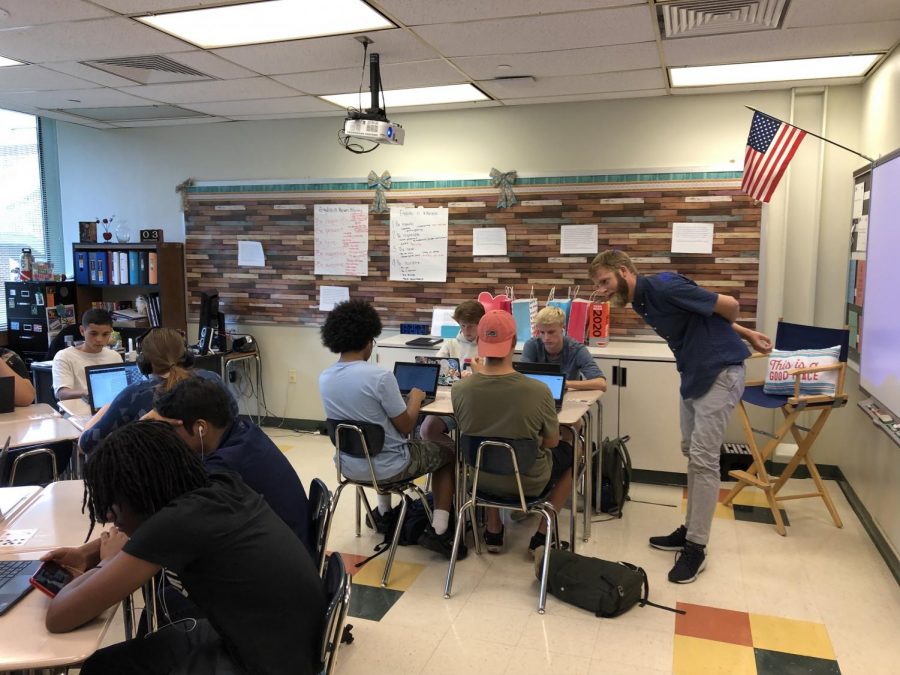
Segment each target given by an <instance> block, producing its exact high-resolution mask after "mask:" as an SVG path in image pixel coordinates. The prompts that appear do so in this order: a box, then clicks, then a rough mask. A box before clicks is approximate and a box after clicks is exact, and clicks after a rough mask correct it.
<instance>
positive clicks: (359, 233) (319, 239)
mask: <svg viewBox="0 0 900 675" xmlns="http://www.w3.org/2000/svg"><path fill="white" fill-rule="evenodd" d="M313 224H314V225H313V229H314V231H315V252H314V254H315V268H314V271H313V274H330V275H339V276H351V277H364V276H367V275H368V274H369V209H368V206H367V205H365V204H316V207H315V215H314V221H313Z"/></svg>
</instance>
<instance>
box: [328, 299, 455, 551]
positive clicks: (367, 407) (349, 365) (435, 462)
mask: <svg viewBox="0 0 900 675" xmlns="http://www.w3.org/2000/svg"><path fill="white" fill-rule="evenodd" d="M380 334H381V319H380V318H379V316H378V312H376V311H375V308H374V307H372V305H370V304H369V303H368V302H365V301H363V300H349V301H347V302H342V303H340V304H339V305H337V306H335V308H334V309H333V310H331V312H329V314H328V317H327V318H326V319H325V325H323V326H322V343H323V344H324V345H325V346H326V347H328V349H330V350H331V351H332V352H334V353H335V354H340V355H341V357H340V359H338V362H337V363H335V364H334V365H333V366H331V367H329V368H327V369H326V370H324V371H323V372H322V374H321V375H320V376H319V393H320V394H321V397H322V405H323V406H324V407H325V415H326V417H328V419H336V420H356V421H360V422H370V423H372V424H380V425H381V426H382V427H383V428H384V449H383V450H382V452H381V453H380V454H378V455H376V456H375V457H373V458H372V464H373V465H374V468H375V476H376V478H377V479H378V480H379V481H384V482H394V481H400V480H407V479H412V478H418V477H419V476H423V475H425V474H427V473H431V475H432V487H433V491H434V514H433V518H432V523H431V525H429V526H428V527H426V528H425V532H424V533H423V534H422V537H421V538H420V539H419V542H418V543H419V545H421V546H424V547H425V548H428V549H430V550H432V551H435V552H437V553H440V554H442V555H444V556H445V557H447V558H449V557H450V554H451V552H452V549H453V533H452V531H450V529H449V527H448V526H449V523H450V508H451V506H452V502H453V488H454V476H453V473H454V464H455V462H454V459H455V457H454V455H455V453H454V450H453V447H452V446H451V445H449V444H441V443H434V442H432V441H424V440H407V439H406V435H407V434H409V433H410V432H411V431H412V430H413V429H415V426H416V421H417V420H418V417H419V408H420V407H421V405H422V400H423V399H424V398H425V392H423V391H422V390H421V389H413V390H412V391H410V393H409V397H408V398H409V400H408V401H404V400H403V397H402V396H401V395H400V387H399V385H398V384H397V379H396V378H395V377H394V374H393V373H392V372H391V371H389V370H385V369H384V368H379V367H378V366H376V365H374V364H371V363H368V360H369V357H371V356H372V350H373V349H374V347H375V338H376V337H377V336H378V335H380ZM335 462H337V457H335ZM341 469H342V470H343V472H344V475H345V476H346V477H347V478H351V479H354V480H369V479H370V478H369V465H368V463H367V462H366V460H365V458H363V457H349V456H344V457H341ZM390 510H391V497H390V495H379V496H378V513H377V514H376V517H377V516H384V515H385V514H387V513H388V512H389V511H390ZM375 525H376V527H379V526H383V521H382V522H378V521H376V523H375Z"/></svg>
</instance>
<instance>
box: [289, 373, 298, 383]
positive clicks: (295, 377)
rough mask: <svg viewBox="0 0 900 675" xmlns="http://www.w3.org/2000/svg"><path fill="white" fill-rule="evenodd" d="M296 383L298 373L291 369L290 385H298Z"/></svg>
mask: <svg viewBox="0 0 900 675" xmlns="http://www.w3.org/2000/svg"><path fill="white" fill-rule="evenodd" d="M296 382H297V371H296V370H293V369H291V370H289V371H288V384H296Z"/></svg>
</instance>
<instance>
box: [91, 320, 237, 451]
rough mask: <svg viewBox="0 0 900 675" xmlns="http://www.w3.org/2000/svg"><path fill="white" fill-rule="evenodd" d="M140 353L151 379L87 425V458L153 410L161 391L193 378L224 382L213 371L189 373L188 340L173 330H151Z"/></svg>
mask: <svg viewBox="0 0 900 675" xmlns="http://www.w3.org/2000/svg"><path fill="white" fill-rule="evenodd" d="M139 349H140V353H139V355H138V365H139V366H140V367H141V369H142V372H144V373H145V374H146V375H148V376H149V377H148V378H147V379H146V380H141V381H140V382H134V383H132V384H129V385H128V386H127V387H125V388H124V389H123V390H122V391H120V392H119V393H118V395H117V396H116V397H115V398H114V399H113V400H112V401H111V402H110V403H109V404H107V405H105V406H103V408H101V409H100V410H98V411H97V414H96V415H94V416H93V417H92V418H91V420H90V421H89V422H88V423H87V424H86V425H85V428H84V432H83V433H82V434H81V439H80V440H79V442H78V444H79V446H81V449H82V450H83V451H84V452H85V454H89V453H90V452H91V451H92V450H93V449H94V448H95V447H96V446H97V443H99V442H100V441H101V440H103V439H104V438H106V437H107V436H109V434H111V433H112V432H113V431H115V430H116V429H118V428H119V427H121V426H124V425H126V424H128V423H129V422H134V421H136V420H139V419H141V417H143V416H144V415H146V414H147V413H148V412H150V411H151V410H153V396H154V395H155V393H156V392H157V391H158V390H162V391H168V390H170V389H171V388H172V387H174V386H175V385H176V384H178V383H179V382H181V381H182V380H183V379H185V378H186V377H190V376H191V375H197V376H199V377H202V378H209V379H214V380H217V381H221V380H220V379H219V376H218V375H217V374H216V373H214V372H212V371H210V370H202V369H196V370H194V369H189V366H188V364H189V363H192V360H193V356H192V355H191V353H190V352H189V351H188V347H187V344H186V343H185V341H184V337H183V336H182V335H181V333H179V332H178V331H177V330H175V329H173V328H151V329H150V330H149V331H147V332H146V333H144V336H143V337H142V338H141V339H140V344H139Z"/></svg>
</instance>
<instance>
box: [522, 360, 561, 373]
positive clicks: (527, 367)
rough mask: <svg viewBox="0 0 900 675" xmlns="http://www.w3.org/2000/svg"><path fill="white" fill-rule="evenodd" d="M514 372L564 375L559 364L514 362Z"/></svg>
mask: <svg viewBox="0 0 900 675" xmlns="http://www.w3.org/2000/svg"><path fill="white" fill-rule="evenodd" d="M513 370H516V371H517V372H520V373H524V374H526V375H527V374H528V373H548V374H552V375H559V374H560V373H562V368H560V366H559V364H558V363H532V362H530V361H513Z"/></svg>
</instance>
